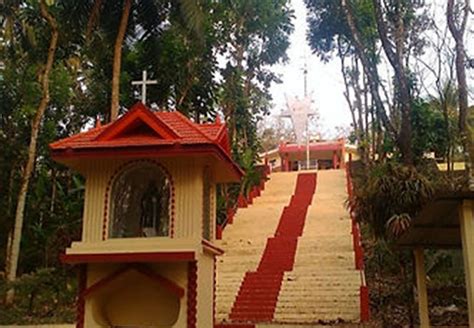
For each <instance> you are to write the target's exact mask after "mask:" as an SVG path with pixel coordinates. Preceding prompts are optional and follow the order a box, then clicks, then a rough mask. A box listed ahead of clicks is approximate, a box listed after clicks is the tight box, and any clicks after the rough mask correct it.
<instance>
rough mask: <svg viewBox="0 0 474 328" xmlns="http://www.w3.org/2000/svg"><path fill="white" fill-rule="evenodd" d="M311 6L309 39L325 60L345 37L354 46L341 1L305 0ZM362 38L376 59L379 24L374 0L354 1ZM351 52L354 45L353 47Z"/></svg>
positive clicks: (313, 47) (315, 51)
mask: <svg viewBox="0 0 474 328" xmlns="http://www.w3.org/2000/svg"><path fill="white" fill-rule="evenodd" d="M305 3H306V7H307V8H308V11H309V13H308V24H309V34H308V41H309V44H310V46H311V48H312V49H313V51H314V53H316V54H317V55H318V56H319V57H320V58H321V59H322V60H325V61H328V60H329V59H330V58H331V56H332V54H334V52H335V51H336V48H337V42H336V41H337V39H338V38H339V39H340V40H344V41H345V43H346V46H348V47H351V39H352V35H351V32H350V30H349V27H348V26H347V21H346V16H345V13H344V11H343V9H342V7H341V3H340V1H332V0H305ZM350 5H351V6H352V10H353V12H354V16H355V20H356V24H357V28H358V29H359V31H360V32H361V36H362V40H361V41H362V42H363V43H364V45H365V46H366V47H365V49H366V51H367V53H368V54H370V57H371V58H372V59H374V63H376V61H375V59H376V51H377V48H376V41H377V40H378V34H377V28H376V24H375V16H374V10H373V2H372V0H360V1H350ZM350 50H351V52H353V51H354V49H352V48H351V49H350Z"/></svg>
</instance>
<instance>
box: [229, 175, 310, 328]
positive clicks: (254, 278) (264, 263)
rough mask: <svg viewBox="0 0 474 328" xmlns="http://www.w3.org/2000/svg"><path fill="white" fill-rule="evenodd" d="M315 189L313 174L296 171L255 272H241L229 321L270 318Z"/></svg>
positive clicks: (292, 262) (254, 320)
mask: <svg viewBox="0 0 474 328" xmlns="http://www.w3.org/2000/svg"><path fill="white" fill-rule="evenodd" d="M315 191H316V174H315V173H301V174H298V178H297V181H296V188H295V192H294V194H293V196H292V198H291V201H290V204H289V205H288V206H286V207H285V208H284V209H283V212H282V214H281V217H280V221H279V224H278V227H277V230H276V232H275V235H274V237H270V238H268V240H267V244H266V246H265V250H264V252H263V255H262V258H261V259H260V263H259V265H258V267H257V271H255V272H247V273H246V274H245V277H244V279H243V281H242V284H241V286H240V289H239V292H238V294H237V297H236V300H235V302H234V305H233V307H232V311H231V313H230V315H229V318H230V320H231V321H232V322H235V323H238V322H269V321H272V319H273V314H274V312H275V307H276V303H277V300H278V294H279V293H280V287H281V282H282V279H283V274H284V272H285V271H291V270H292V269H293V264H294V261H295V254H296V247H297V243H298V237H299V236H301V234H302V233H303V227H304V222H305V218H306V211H307V210H308V206H309V205H310V204H311V200H312V198H313V195H314V192H315ZM230 326H232V324H230V325H229V324H226V325H225V327H230ZM236 327H242V326H236Z"/></svg>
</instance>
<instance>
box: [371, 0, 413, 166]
mask: <svg viewBox="0 0 474 328" xmlns="http://www.w3.org/2000/svg"><path fill="white" fill-rule="evenodd" d="M373 4H374V9H375V19H376V22H377V31H378V34H379V37H380V40H381V41H382V48H383V49H384V52H385V54H386V55H387V58H388V61H389V62H390V65H391V66H392V67H393V70H394V71H395V78H396V81H397V82H398V89H399V92H398V94H399V96H398V98H399V101H400V105H401V118H402V122H401V126H400V133H399V134H398V138H397V144H398V148H399V149H400V153H401V154H402V161H403V163H404V164H405V165H413V160H414V159H413V149H412V145H411V141H412V126H411V111H412V108H411V95H410V87H409V84H408V78H407V72H406V70H405V65H404V50H403V49H404V46H405V36H404V34H405V31H404V23H403V17H402V16H403V14H402V9H401V8H400V6H402V5H401V4H397V10H396V11H397V16H398V17H397V18H398V19H397V21H398V22H397V24H396V25H397V26H396V28H395V32H394V33H395V51H394V50H393V49H392V45H391V43H390V41H389V39H388V28H387V26H386V23H385V20H384V17H383V13H382V9H381V5H380V2H379V0H373Z"/></svg>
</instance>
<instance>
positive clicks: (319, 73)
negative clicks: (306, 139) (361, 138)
mask: <svg viewBox="0 0 474 328" xmlns="http://www.w3.org/2000/svg"><path fill="white" fill-rule="evenodd" d="M291 5H292V7H293V10H294V15H295V19H294V20H293V25H294V31H293V34H292V35H291V36H290V47H289V49H288V51H287V54H288V58H289V61H288V62H287V63H286V64H284V65H277V66H274V67H273V68H272V69H273V70H274V71H275V72H276V73H278V74H280V76H281V79H282V81H283V83H281V84H276V83H275V84H273V86H272V88H271V90H270V91H271V94H272V97H273V103H274V108H273V111H272V115H273V116H277V115H279V114H280V112H281V111H282V110H284V109H286V101H285V94H286V95H287V96H289V97H294V96H299V97H303V95H304V78H303V76H304V74H303V68H304V64H305V61H306V63H307V68H308V77H307V81H308V94H310V95H311V96H312V99H313V102H314V103H313V106H314V108H315V109H316V110H317V111H318V112H319V115H320V120H319V122H318V126H319V128H320V129H321V131H317V132H320V133H322V134H323V135H324V136H326V137H334V136H335V128H336V127H344V126H345V127H347V126H349V124H350V121H351V117H350V112H349V108H348V106H347V103H346V100H345V98H344V96H343V93H342V92H343V89H344V82H343V80H342V76H341V73H340V65H339V63H338V61H337V58H334V59H333V60H332V61H330V62H329V63H323V62H321V61H320V60H319V59H318V57H317V56H316V55H313V54H311V49H310V47H309V45H308V42H307V41H306V32H307V24H306V7H305V5H304V3H303V0H291ZM305 57H306V60H305Z"/></svg>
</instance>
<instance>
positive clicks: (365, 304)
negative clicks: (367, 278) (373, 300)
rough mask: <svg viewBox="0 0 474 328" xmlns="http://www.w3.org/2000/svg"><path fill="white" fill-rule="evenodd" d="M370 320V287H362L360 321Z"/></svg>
mask: <svg viewBox="0 0 474 328" xmlns="http://www.w3.org/2000/svg"><path fill="white" fill-rule="evenodd" d="M369 320H370V306H369V287H367V286H360V321H362V322H367V321H369Z"/></svg>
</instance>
